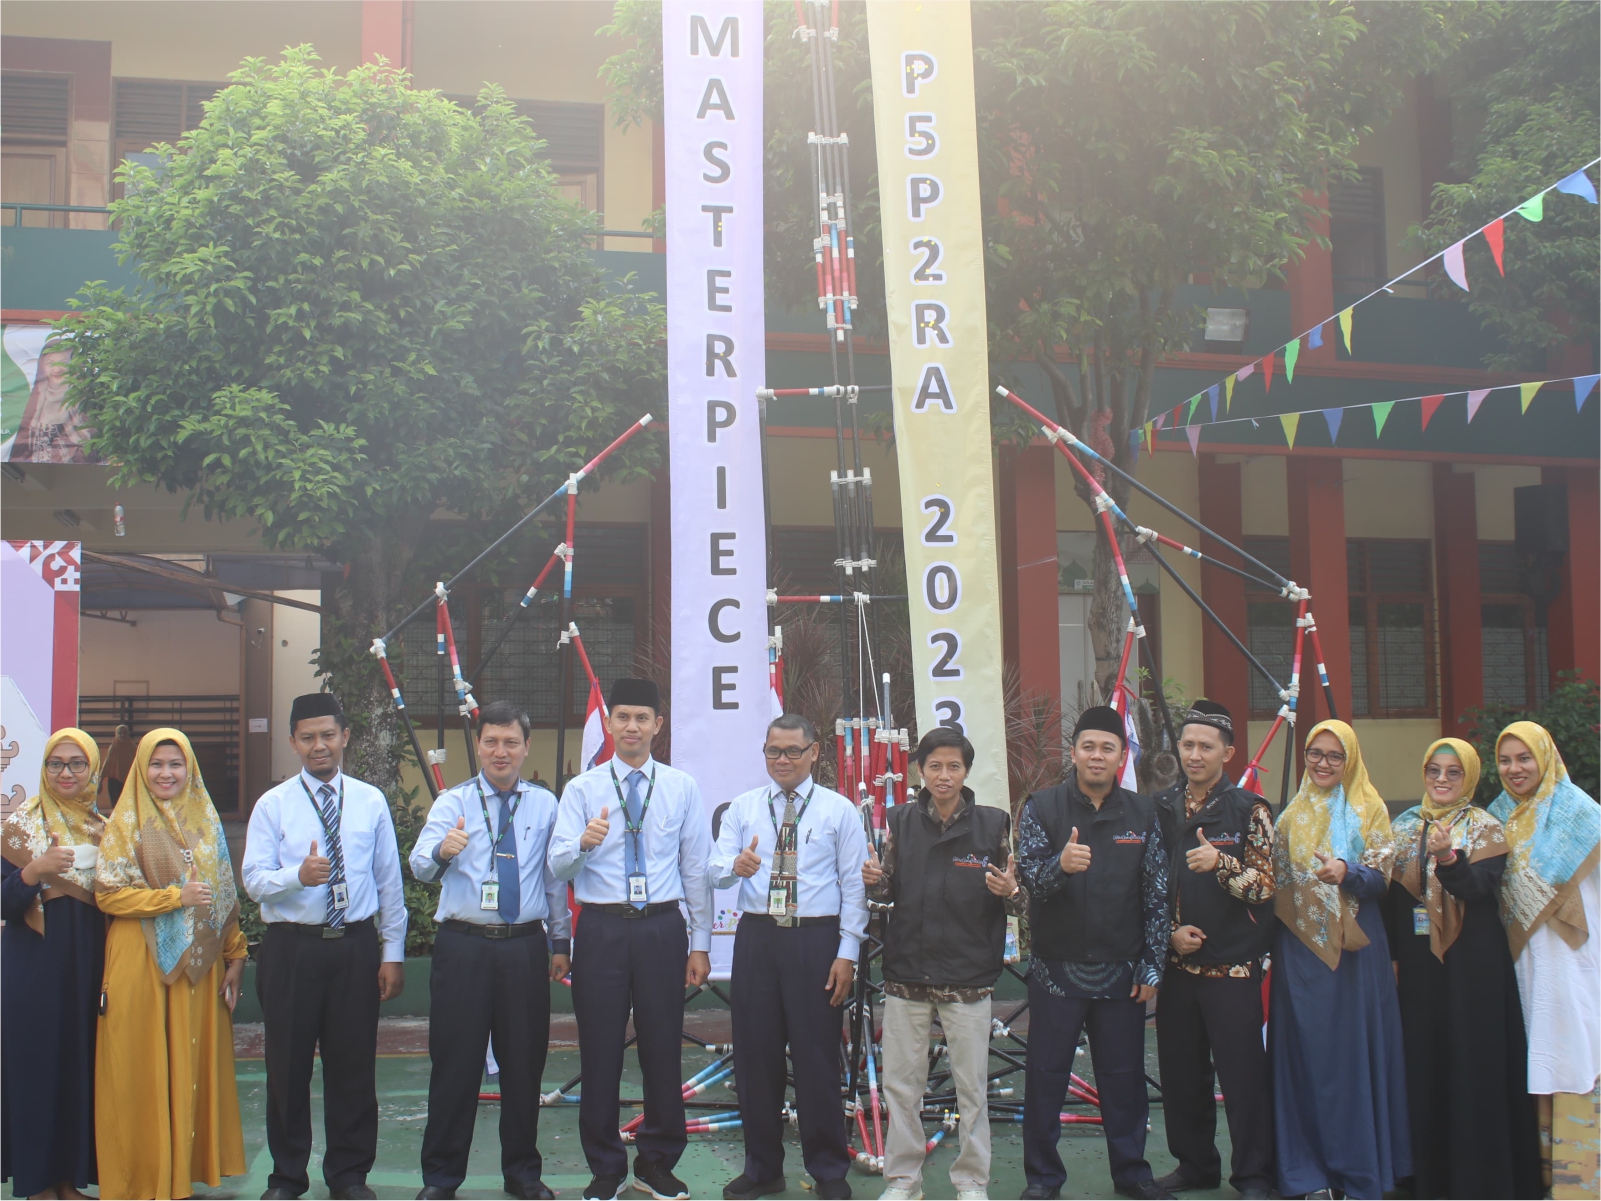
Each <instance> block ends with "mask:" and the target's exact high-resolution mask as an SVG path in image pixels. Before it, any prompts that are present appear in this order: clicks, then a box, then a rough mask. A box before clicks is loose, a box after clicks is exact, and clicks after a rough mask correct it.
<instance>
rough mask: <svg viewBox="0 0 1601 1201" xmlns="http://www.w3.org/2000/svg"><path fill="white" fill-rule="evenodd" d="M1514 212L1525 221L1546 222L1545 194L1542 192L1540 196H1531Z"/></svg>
mask: <svg viewBox="0 0 1601 1201" xmlns="http://www.w3.org/2000/svg"><path fill="white" fill-rule="evenodd" d="M1512 211H1513V212H1515V213H1517V215H1518V216H1520V217H1522V218H1523V219H1524V220H1525V221H1544V220H1545V193H1544V192H1541V193H1540V194H1539V195H1538V196H1530V197H1529V198H1528V199H1527V200H1525V201H1524V202H1523V203H1522V204H1520V205H1518V207H1517V208H1515V209H1513V210H1512Z"/></svg>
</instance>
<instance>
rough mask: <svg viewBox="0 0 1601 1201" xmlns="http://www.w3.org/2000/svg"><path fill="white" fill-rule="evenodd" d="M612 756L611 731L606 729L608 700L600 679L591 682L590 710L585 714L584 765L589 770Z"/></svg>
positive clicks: (583, 768)
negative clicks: (602, 691)
mask: <svg viewBox="0 0 1601 1201" xmlns="http://www.w3.org/2000/svg"><path fill="white" fill-rule="evenodd" d="M611 757H612V744H611V731H609V730H608V729H606V702H605V701H604V700H603V699H602V698H601V695H600V681H598V680H591V681H590V683H589V710H588V712H587V713H586V714H585V715H584V749H583V767H581V768H580V769H579V770H580V771H588V770H589V769H590V768H592V767H594V766H595V764H597V763H605V762H606V761H607V760H608V759H610V758H611Z"/></svg>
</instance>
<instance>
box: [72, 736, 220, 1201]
mask: <svg viewBox="0 0 1601 1201" xmlns="http://www.w3.org/2000/svg"><path fill="white" fill-rule="evenodd" d="M95 899H96V900H97V901H98V902H99V905H100V908H101V909H102V910H104V911H105V912H106V913H108V914H110V915H111V916H112V918H113V920H112V922H111V929H110V931H109V933H108V935H107V938H106V972H105V985H104V992H103V993H102V995H101V1002H100V1013H101V1017H100V1028H99V1031H98V1037H97V1045H96V1053H95V1110H96V1127H97V1134H98V1146H99V1156H100V1195H101V1196H102V1197H188V1196H190V1195H191V1192H190V1189H191V1184H190V1182H191V1181H195V1180H201V1181H204V1182H205V1183H207V1184H209V1185H213V1186H215V1185H217V1184H218V1183H220V1182H221V1179H222V1177H224V1176H237V1175H239V1174H241V1173H243V1172H244V1170H245V1149H244V1139H243V1137H242V1135H241V1133H240V1128H239V1094H238V1088H237V1086H236V1084H235V1083H234V1063H233V1008H234V1004H235V1003H236V1002H237V1001H238V1000H239V982H240V979H241V978H242V977H243V976H244V971H245V953H246V947H245V939H244V935H242V934H241V933H240V932H239V898H238V893H237V891H236V889H235V886H234V876H233V864H232V862H231V861H230V860H229V858H228V843H227V841H226V839H225V838H224V837H223V832H222V820H221V819H220V818H219V817H218V816H217V811H216V809H214V808H213V807H212V804H211V797H210V796H208V795H207V793H206V786H205V783H204V781H202V780H201V778H200V767H199V765H198V764H197V763H196V762H195V753H194V750H193V749H192V748H191V747H190V745H189V740H188V739H187V738H185V737H184V736H183V735H182V734H181V733H179V732H178V731H177V730H171V729H157V730H151V731H150V733H148V734H146V735H145V736H144V738H143V739H141V740H140V742H139V751H138V753H137V754H136V755H135V756H134V763H133V771H132V772H131V773H130V774H129V776H128V783H127V786H126V787H125V788H124V789H123V790H122V799H121V800H119V801H118V802H117V807H116V809H115V810H113V811H112V814H111V819H110V820H109V821H108V822H107V823H106V834H105V838H104V839H102V841H101V846H100V865H99V869H98V870H97V872H96V874H95Z"/></svg>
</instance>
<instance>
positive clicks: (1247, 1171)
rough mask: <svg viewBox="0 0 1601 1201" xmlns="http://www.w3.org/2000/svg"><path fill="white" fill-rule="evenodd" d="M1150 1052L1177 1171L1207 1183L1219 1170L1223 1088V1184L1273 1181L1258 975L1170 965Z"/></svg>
mask: <svg viewBox="0 0 1601 1201" xmlns="http://www.w3.org/2000/svg"><path fill="white" fill-rule="evenodd" d="M1156 1054H1157V1062H1158V1063H1159V1064H1160V1065H1161V1072H1162V1104H1163V1109H1164V1111H1165V1113H1166V1115H1167V1149H1168V1150H1169V1151H1171V1152H1172V1153H1173V1158H1175V1159H1177V1160H1178V1161H1179V1171H1180V1172H1182V1173H1183V1174H1184V1176H1185V1177H1186V1178H1187V1179H1189V1180H1191V1181H1195V1182H1196V1183H1199V1184H1202V1185H1210V1184H1211V1183H1212V1182H1214V1181H1216V1180H1217V1179H1218V1178H1219V1176H1221V1174H1222V1161H1221V1159H1220V1157H1219V1156H1218V1153H1217V1144H1216V1141H1215V1140H1216V1138H1217V1101H1216V1100H1215V1094H1214V1093H1213V1091H1212V1072H1213V1069H1214V1067H1215V1069H1216V1071H1217V1081H1218V1083H1219V1084H1220V1085H1221V1086H1222V1088H1223V1105H1224V1108H1225V1110H1226V1112H1227V1113H1228V1120H1229V1141H1230V1143H1231V1144H1232V1145H1233V1148H1234V1155H1233V1162H1232V1169H1233V1170H1232V1171H1231V1172H1230V1174H1229V1183H1230V1184H1231V1185H1233V1186H1234V1187H1235V1188H1236V1189H1237V1190H1239V1191H1241V1192H1244V1191H1245V1190H1246V1189H1248V1188H1259V1189H1271V1188H1272V1187H1273V1104H1272V1095H1271V1092H1270V1080H1269V1076H1268V1066H1267V1051H1266V1050H1265V1049H1264V1048H1263V1046H1262V977H1261V975H1260V974H1254V975H1253V976H1251V977H1250V978H1245V977H1230V976H1219V977H1212V976H1196V975H1193V974H1192V973H1190V972H1186V971H1185V970H1184V969H1182V968H1177V967H1170V968H1168V969H1167V974H1166V975H1165V976H1164V977H1163V979H1162V991H1161V994H1160V998H1159V1000H1158V1001H1157V1006H1156Z"/></svg>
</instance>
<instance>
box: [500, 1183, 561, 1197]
mask: <svg viewBox="0 0 1601 1201" xmlns="http://www.w3.org/2000/svg"><path fill="white" fill-rule="evenodd" d="M500 1190H501V1192H503V1193H505V1194H506V1195H507V1196H508V1197H522V1198H524V1201H554V1199H555V1196H556V1194H555V1193H553V1192H551V1191H550V1186H549V1185H548V1184H546V1183H545V1182H544V1181H543V1180H536V1181H534V1182H533V1183H532V1184H518V1183H516V1182H515V1181H511V1180H503V1181H501V1185H500Z"/></svg>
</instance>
